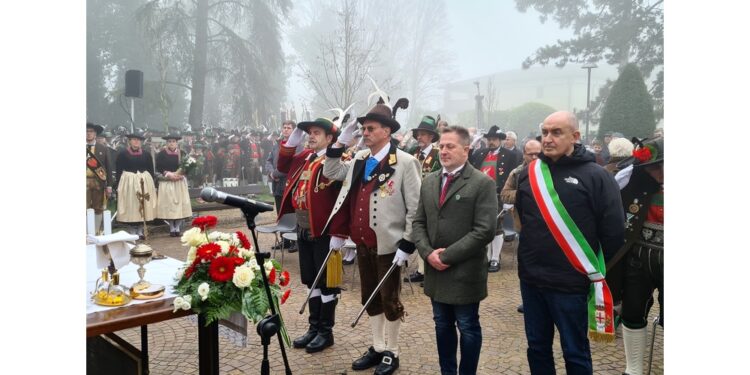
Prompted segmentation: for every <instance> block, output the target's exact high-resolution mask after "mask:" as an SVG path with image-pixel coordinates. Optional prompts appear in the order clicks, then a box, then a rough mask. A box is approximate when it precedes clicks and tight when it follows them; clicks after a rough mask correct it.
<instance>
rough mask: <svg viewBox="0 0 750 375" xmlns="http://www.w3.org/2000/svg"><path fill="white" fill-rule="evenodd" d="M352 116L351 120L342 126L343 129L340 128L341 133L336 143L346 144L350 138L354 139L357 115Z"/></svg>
mask: <svg viewBox="0 0 750 375" xmlns="http://www.w3.org/2000/svg"><path fill="white" fill-rule="evenodd" d="M352 117H353V120H351V121H349V123H348V124H346V126H344V129H343V130H341V135H340V136H339V140H338V143H339V144H341V145H344V146H346V145H348V144H349V142H351V141H352V139H354V132H355V131H356V130H357V117H356V116H352Z"/></svg>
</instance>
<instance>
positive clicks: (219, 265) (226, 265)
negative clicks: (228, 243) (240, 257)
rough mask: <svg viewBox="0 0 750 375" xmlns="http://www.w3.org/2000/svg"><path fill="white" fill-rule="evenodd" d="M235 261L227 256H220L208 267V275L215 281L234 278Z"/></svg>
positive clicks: (222, 281) (221, 281) (225, 280)
mask: <svg viewBox="0 0 750 375" xmlns="http://www.w3.org/2000/svg"><path fill="white" fill-rule="evenodd" d="M234 267H235V264H234V261H232V259H231V258H227V257H218V258H216V259H214V261H213V262H211V265H210V266H209V267H208V275H209V276H211V279H212V280H213V281H216V282H219V283H224V282H227V281H229V280H232V276H233V275H234Z"/></svg>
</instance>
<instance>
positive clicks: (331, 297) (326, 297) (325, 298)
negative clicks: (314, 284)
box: [315, 289, 336, 303]
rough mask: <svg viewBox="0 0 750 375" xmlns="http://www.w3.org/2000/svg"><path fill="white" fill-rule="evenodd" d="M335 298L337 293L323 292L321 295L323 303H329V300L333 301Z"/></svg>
mask: <svg viewBox="0 0 750 375" xmlns="http://www.w3.org/2000/svg"><path fill="white" fill-rule="evenodd" d="M315 290H318V291H319V290H320V289H315ZM335 299H336V295H335V294H321V295H320V300H321V301H322V302H323V303H328V302H331V301H333V300H335Z"/></svg>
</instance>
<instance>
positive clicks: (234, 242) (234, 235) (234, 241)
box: [230, 233, 242, 247]
mask: <svg viewBox="0 0 750 375" xmlns="http://www.w3.org/2000/svg"><path fill="white" fill-rule="evenodd" d="M230 241H231V243H232V245H234V246H237V247H241V246H242V244H241V243H240V238H239V237H237V233H232V236H231V238H230Z"/></svg>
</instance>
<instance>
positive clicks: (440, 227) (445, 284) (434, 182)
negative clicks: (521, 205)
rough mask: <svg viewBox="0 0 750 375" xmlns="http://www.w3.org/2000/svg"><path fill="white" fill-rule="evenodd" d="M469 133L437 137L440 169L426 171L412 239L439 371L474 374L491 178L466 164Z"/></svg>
mask: <svg viewBox="0 0 750 375" xmlns="http://www.w3.org/2000/svg"><path fill="white" fill-rule="evenodd" d="M470 142H471V139H470V137H469V132H468V131H467V130H466V129H464V128H462V127H459V126H450V127H447V128H446V129H445V130H443V133H442V134H441V136H440V142H439V149H440V162H441V163H442V165H443V168H442V170H441V171H436V172H432V173H430V174H429V175H427V176H425V178H424V180H423V181H422V187H421V190H420V197H419V206H418V208H417V214H416V217H415V218H414V222H413V224H412V238H413V240H414V242H415V244H416V247H417V250H418V251H419V255H420V256H421V257H422V258H423V259H424V260H425V263H426V265H425V280H424V292H425V294H426V295H427V296H429V297H430V299H431V300H432V312H433V316H434V320H435V333H436V336H437V349H438V356H439V358H440V370H441V372H442V373H443V374H455V373H456V367H457V366H456V349H457V344H458V338H457V336H456V323H457V324H458V331H459V332H460V333H461V341H460V343H461V363H460V365H459V366H458V373H460V374H475V373H476V370H477V365H478V364H479V352H480V350H481V348H482V328H481V326H480V324H479V302H480V301H481V300H483V299H484V298H485V297H487V256H486V251H485V249H486V246H487V244H488V243H490V242H491V241H492V238H493V237H494V236H495V226H496V225H497V194H496V193H495V181H493V180H492V179H490V178H489V177H488V176H487V175H485V174H484V173H482V172H480V171H478V170H476V169H475V168H474V167H472V166H471V164H470V163H467V160H468V157H469V145H470Z"/></svg>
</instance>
